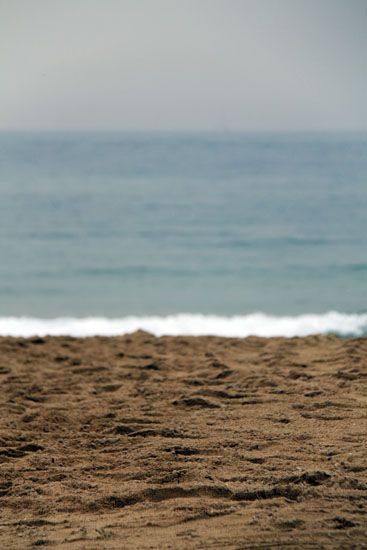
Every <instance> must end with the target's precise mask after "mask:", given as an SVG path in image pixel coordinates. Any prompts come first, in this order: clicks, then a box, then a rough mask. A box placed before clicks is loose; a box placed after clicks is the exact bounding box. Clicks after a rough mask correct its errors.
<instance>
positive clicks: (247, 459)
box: [0, 332, 367, 549]
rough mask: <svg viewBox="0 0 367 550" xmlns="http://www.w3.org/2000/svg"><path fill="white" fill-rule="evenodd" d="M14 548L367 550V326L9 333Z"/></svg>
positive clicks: (2, 346) (0, 363)
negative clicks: (280, 332)
mask: <svg viewBox="0 0 367 550" xmlns="http://www.w3.org/2000/svg"><path fill="white" fill-rule="evenodd" d="M0 383H1V393H0V404H1V416H0V425H1V430H0V472H1V478H0V510H1V516H0V547H1V548H17V549H19V548H31V547H37V546H50V547H58V548H67V549H69V548H70V549H81V548H83V549H100V548H116V549H117V548H119V549H121V548H124V549H130V548H131V549H132V548H142V549H147V548H154V549H155V548H157V549H166V548H172V549H176V548H177V549H192V548H193V549H196V548H212V549H221V548H226V549H245V548H248V549H250V548H262V549H264V548H312V549H313V548H314V549H319V548H346V549H347V548H348V549H349V548H354V549H359V548H367V524H366V508H367V501H366V498H367V453H366V434H367V407H366V406H367V339H362V338H361V339H351V340H339V339H337V338H335V337H321V336H311V337H307V338H292V339H285V338H271V339H265V338H255V337H250V338H246V339H230V338H214V337H200V338H184V337H164V338H155V337H153V336H151V335H149V334H146V333H143V332H138V333H135V334H134V335H130V336H123V337H116V338H88V339H84V340H83V339H73V338H69V337H58V338H56V337H53V338H33V339H31V340H23V339H18V338H0Z"/></svg>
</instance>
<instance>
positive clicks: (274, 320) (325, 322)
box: [0, 311, 367, 337]
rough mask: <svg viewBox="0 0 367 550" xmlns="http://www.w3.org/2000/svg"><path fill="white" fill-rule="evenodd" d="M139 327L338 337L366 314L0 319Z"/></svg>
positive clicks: (5, 328) (365, 325) (96, 330)
mask: <svg viewBox="0 0 367 550" xmlns="http://www.w3.org/2000/svg"><path fill="white" fill-rule="evenodd" d="M139 329H141V330H145V331H147V332H150V333H152V334H155V335H156V336H162V335H171V336H178V335H188V336H189V335H190V336H203V335H213V336H230V337H244V336H249V335H254V336H265V337H269V336H307V335H310V334H337V335H339V336H364V335H366V336H367V313H363V314H346V313H338V312H336V311H329V312H327V313H323V314H306V315H297V316H274V315H268V314H265V313H251V314H249V315H235V316H232V317H222V316H218V315H202V314H199V313H195V314H192V313H179V314H175V315H167V316H165V317H159V316H146V317H134V316H130V317H123V318H121V319H109V318H106V317H85V318H73V317H60V318H56V319H37V318H33V317H0V335H1V336H23V337H30V336H46V335H54V336H61V335H69V336H79V337H85V336H116V335H121V334H127V333H131V332H134V331H136V330H139Z"/></svg>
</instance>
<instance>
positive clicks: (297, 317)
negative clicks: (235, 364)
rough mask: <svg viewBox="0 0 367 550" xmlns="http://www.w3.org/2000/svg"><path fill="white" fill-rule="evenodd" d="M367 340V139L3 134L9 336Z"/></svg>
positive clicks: (3, 324)
mask: <svg viewBox="0 0 367 550" xmlns="http://www.w3.org/2000/svg"><path fill="white" fill-rule="evenodd" d="M137 329H142V330H146V331H149V332H152V333H154V334H157V335H162V334H169V335H175V334H188V335H201V334H213V335H223V336H247V335H249V334H253V335H260V336H274V335H280V336H303V335H307V334H314V333H325V334H337V335H340V336H362V335H367V134H366V133H343V132H336V133H292V134H280V133H258V134H256V133H243V134H240V133H231V132H223V133H218V132H217V133H156V132H155V133H154V132H153V133H123V132H76V131H75V132H71V131H70V132H2V133H1V134H0V335H14V336H32V335H35V334H39V335H44V334H69V335H72V336H89V335H95V334H97V335H98V334H100V335H114V334H124V333H128V332H132V331H134V330H137Z"/></svg>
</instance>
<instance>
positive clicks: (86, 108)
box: [0, 0, 367, 131]
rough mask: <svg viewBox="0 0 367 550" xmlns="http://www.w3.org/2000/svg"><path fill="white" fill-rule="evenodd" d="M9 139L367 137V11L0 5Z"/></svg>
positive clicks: (0, 113) (0, 68)
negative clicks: (116, 132)
mask: <svg viewBox="0 0 367 550" xmlns="http://www.w3.org/2000/svg"><path fill="white" fill-rule="evenodd" d="M0 75H1V81H0V129H5V128H9V129H16V128H25V129H66V128H76V129H86V128H93V129H94V128H96V129H122V130H139V129H153V130H179V129H185V130H200V129H203V130H245V131H250V130H302V129H306V130H313V129H356V130H358V129H367V0H0Z"/></svg>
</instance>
